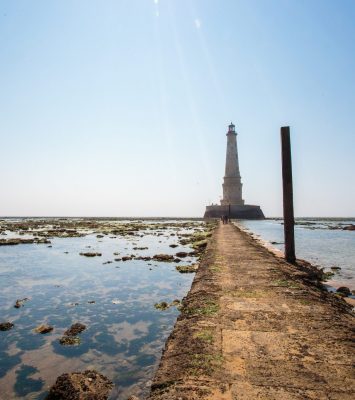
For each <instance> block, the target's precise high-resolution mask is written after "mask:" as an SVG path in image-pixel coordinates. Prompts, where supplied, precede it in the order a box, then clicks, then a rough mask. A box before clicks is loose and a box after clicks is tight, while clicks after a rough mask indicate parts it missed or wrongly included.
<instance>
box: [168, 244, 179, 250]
mask: <svg viewBox="0 0 355 400" xmlns="http://www.w3.org/2000/svg"><path fill="white" fill-rule="evenodd" d="M178 246H179V245H177V244H170V245H169V247H171V248H173V249H175V247H178Z"/></svg>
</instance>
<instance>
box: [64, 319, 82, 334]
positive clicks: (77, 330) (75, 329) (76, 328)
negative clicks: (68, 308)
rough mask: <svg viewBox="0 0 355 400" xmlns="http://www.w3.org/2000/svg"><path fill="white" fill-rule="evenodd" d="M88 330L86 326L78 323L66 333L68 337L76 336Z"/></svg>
mask: <svg viewBox="0 0 355 400" xmlns="http://www.w3.org/2000/svg"><path fill="white" fill-rule="evenodd" d="M85 329H86V325H84V324H81V323H80V322H77V323H76V324H73V325H72V326H71V327H70V328H69V329H67V330H66V331H65V332H64V335H66V336H76V335H78V334H79V333H81V332H82V331H84V330H85Z"/></svg>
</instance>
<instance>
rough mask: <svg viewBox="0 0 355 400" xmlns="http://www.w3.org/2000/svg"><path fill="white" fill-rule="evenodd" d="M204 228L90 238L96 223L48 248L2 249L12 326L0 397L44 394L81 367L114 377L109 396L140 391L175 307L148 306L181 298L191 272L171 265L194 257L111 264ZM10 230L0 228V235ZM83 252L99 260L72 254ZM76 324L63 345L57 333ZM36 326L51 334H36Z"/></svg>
mask: <svg viewBox="0 0 355 400" xmlns="http://www.w3.org/2000/svg"><path fill="white" fill-rule="evenodd" d="M48 223H50V221H49V222H48ZM113 223H115V224H117V226H119V224H120V222H113ZM132 223H133V222H132ZM202 229H204V223H203V222H201V221H190V222H187V221H164V224H159V221H155V223H154V224H152V223H148V224H147V225H146V226H145V227H144V228H143V229H140V230H138V231H136V232H134V233H133V234H132V235H119V234H118V235H114V234H110V233H107V232H106V234H104V235H99V236H103V237H97V234H98V233H100V229H95V230H94V231H92V232H86V235H85V236H83V237H68V238H63V237H53V238H50V240H51V244H19V245H15V246H0V322H5V321H10V322H12V323H14V327H13V329H11V330H9V331H6V332H0V387H1V394H0V397H1V399H43V398H44V397H45V396H46V394H47V392H48V389H49V388H50V386H51V385H52V384H53V383H54V382H55V380H56V378H57V377H58V376H59V375H61V374H62V373H65V372H72V371H84V370H86V369H96V370H97V371H98V372H100V373H102V374H104V375H106V376H107V377H108V378H110V379H111V380H112V381H113V382H114V384H115V387H114V389H113V391H112V393H111V396H110V398H111V399H127V398H128V397H129V395H131V394H135V395H138V396H141V397H142V398H143V397H144V396H145V395H147V394H148V392H149V388H150V383H151V379H152V378H153V376H154V372H155V370H156V368H157V365H158V363H159V360H160V356H161V351H162V349H163V346H164V342H165V340H166V339H167V337H168V335H169V333H170V332H171V330H172V328H173V326H174V323H175V321H176V318H177V316H178V313H179V311H178V310H177V308H176V307H170V308H169V309H167V310H165V311H161V310H157V309H156V308H155V307H154V304H155V303H158V302H161V301H166V302H167V303H171V302H172V301H173V300H175V299H180V300H181V299H182V298H183V297H184V296H185V295H186V294H187V292H188V290H189V289H190V286H191V283H192V280H193V277H194V274H180V273H179V272H177V271H176V269H175V267H176V266H177V265H186V264H191V263H194V262H196V258H195V257H194V256H188V257H186V258H183V259H182V261H181V262H180V263H179V264H177V263H175V262H169V263H167V262H156V261H154V260H150V261H143V260H135V259H133V260H130V261H114V260H115V258H122V257H123V256H129V255H132V254H133V255H136V256H153V255H155V254H159V253H165V254H172V255H175V254H176V253H177V252H181V251H185V252H191V250H192V249H191V247H189V246H188V245H181V244H180V243H179V238H182V236H181V235H188V234H191V233H193V232H194V231H195V230H202ZM18 233H20V231H19V232H10V231H3V235H4V236H2V237H7V236H8V237H18ZM21 234H22V233H21ZM5 235H6V236H5ZM27 236H31V232H27V234H26V237H27ZM22 237H23V235H22ZM171 244H176V245H178V247H176V248H171V247H169V245H171ZM50 246H51V247H50ZM134 247H136V248H140V247H147V248H148V249H144V250H139V249H134ZM88 251H90V252H98V253H101V254H102V256H99V257H85V256H81V255H80V253H82V252H88ZM114 253H116V254H115V255H114ZM117 253H119V254H117ZM108 261H109V262H110V263H107V262H108ZM23 298H28V301H26V302H24V305H23V307H20V308H18V309H17V308H14V304H15V302H16V300H17V299H23ZM75 322H80V323H83V324H85V325H86V326H87V329H86V330H85V331H84V332H82V333H81V334H80V335H79V337H80V339H81V343H80V345H78V346H62V345H61V344H60V343H59V338H60V337H61V336H62V335H63V333H64V331H65V330H66V329H68V328H69V327H70V325H71V324H73V323H75ZM41 324H49V325H51V326H53V327H54V330H53V331H52V332H51V333H47V334H44V335H42V334H39V333H35V332H34V329H35V328H36V327H37V326H38V325H41Z"/></svg>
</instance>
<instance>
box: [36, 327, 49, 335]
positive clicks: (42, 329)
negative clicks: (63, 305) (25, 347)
mask: <svg viewBox="0 0 355 400" xmlns="http://www.w3.org/2000/svg"><path fill="white" fill-rule="evenodd" d="M52 330H53V326H50V325H39V326H37V328H36V329H35V332H37V333H42V334H44V333H49V332H52Z"/></svg>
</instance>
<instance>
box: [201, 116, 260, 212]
mask: <svg viewBox="0 0 355 400" xmlns="http://www.w3.org/2000/svg"><path fill="white" fill-rule="evenodd" d="M226 136H227V151H226V165H225V172H224V178H223V185H222V187H223V198H222V200H221V204H220V205H218V204H211V205H209V206H207V207H206V211H205V214H204V218H220V217H221V216H222V215H228V216H229V217H230V218H235V219H264V218H265V217H264V213H263V212H262V210H261V208H260V206H256V205H251V204H245V203H244V200H243V197H242V188H243V184H242V179H241V176H240V171H239V159H238V146H237V132H236V130H235V125H234V124H233V123H232V122H231V123H230V125H229V126H228V131H227V134H226Z"/></svg>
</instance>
